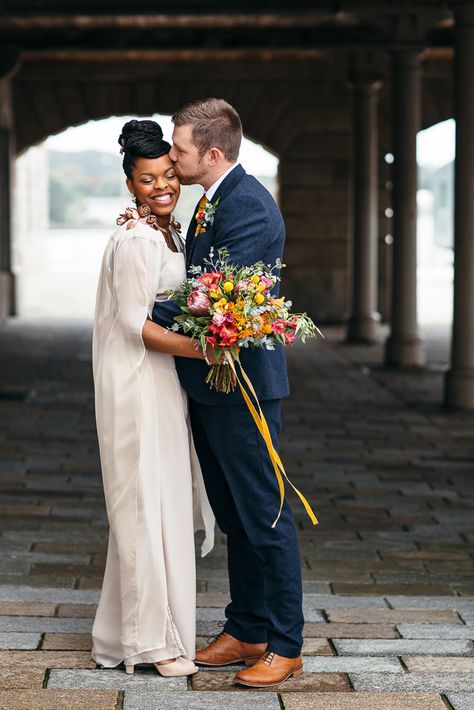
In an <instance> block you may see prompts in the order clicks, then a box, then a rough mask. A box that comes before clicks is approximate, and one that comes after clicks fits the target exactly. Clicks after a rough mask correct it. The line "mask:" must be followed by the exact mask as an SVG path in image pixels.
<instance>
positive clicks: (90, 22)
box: [2, 12, 360, 32]
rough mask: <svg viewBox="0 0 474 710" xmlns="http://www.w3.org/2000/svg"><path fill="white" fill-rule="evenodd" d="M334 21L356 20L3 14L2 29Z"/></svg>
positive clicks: (282, 25) (341, 16) (342, 16)
mask: <svg viewBox="0 0 474 710" xmlns="http://www.w3.org/2000/svg"><path fill="white" fill-rule="evenodd" d="M325 24H334V25H343V26H346V27H347V26H349V27H353V26H355V25H358V24H360V23H359V21H358V20H357V19H356V18H355V17H353V16H352V15H349V14H348V13H343V12H334V13H327V12H296V13H261V14H245V13H229V12H227V13H225V14H224V13H213V14H179V15H176V14H153V15H145V14H141V15H85V14H84V15H79V14H77V15H26V16H24V15H10V16H9V15H6V16H5V17H2V30H3V31H5V30H9V31H16V32H18V31H31V30H38V31H44V30H65V29H74V30H94V31H95V30H103V29H110V30H113V29H117V30H124V29H127V30H129V29H132V30H133V29H137V30H156V29H167V30H180V29H185V30H188V29H203V30H210V29H231V30H232V29H237V28H239V29H246V28H252V29H262V30H265V29H270V28H273V29H293V28H311V27H319V26H320V25H325Z"/></svg>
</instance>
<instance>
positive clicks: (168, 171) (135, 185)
mask: <svg viewBox="0 0 474 710" xmlns="http://www.w3.org/2000/svg"><path fill="white" fill-rule="evenodd" d="M127 187H128V189H129V190H130V192H133V193H134V194H135V196H136V198H137V205H148V207H149V208H150V209H151V212H152V214H154V215H156V216H157V217H168V216H169V215H170V214H171V213H172V212H173V210H174V208H175V207H176V203H177V201H178V197H179V193H180V189H181V188H180V184H179V180H178V177H177V175H176V171H175V169H174V166H173V163H172V162H171V160H170V158H169V156H168V155H162V156H160V157H159V158H135V165H134V167H133V171H132V180H130V179H128V178H127Z"/></svg>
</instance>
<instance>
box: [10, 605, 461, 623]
mask: <svg viewBox="0 0 474 710" xmlns="http://www.w3.org/2000/svg"><path fill="white" fill-rule="evenodd" d="M0 610H1V605H0ZM96 611H97V604H60V605H59V606H58V612H57V615H58V616H66V617H77V618H81V619H93V618H94V617H95V613H96ZM447 621H449V619H447Z"/></svg>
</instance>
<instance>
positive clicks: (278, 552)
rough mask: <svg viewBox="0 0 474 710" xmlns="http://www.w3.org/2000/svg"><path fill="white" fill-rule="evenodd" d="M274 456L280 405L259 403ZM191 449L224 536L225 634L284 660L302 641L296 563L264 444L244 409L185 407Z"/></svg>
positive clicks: (291, 527) (291, 529)
mask: <svg viewBox="0 0 474 710" xmlns="http://www.w3.org/2000/svg"><path fill="white" fill-rule="evenodd" d="M261 405H262V409H263V412H264V414H265V417H266V419H267V422H268V425H269V428H270V432H271V434H272V440H273V443H274V446H275V448H276V449H277V450H278V437H279V432H280V400H269V401H266V402H262V403H261ZM189 409H190V415H191V423H192V429H193V435H194V442H195V446H196V451H197V454H198V457H199V460H200V463H201V468H202V472H203V477H204V483H205V485H206V491H207V494H208V497H209V501H210V503H211V506H212V509H213V511H214V515H215V516H216V521H217V524H218V525H219V527H220V529H221V530H222V532H223V533H225V534H226V535H227V550H228V565H229V581H230V597H231V602H230V604H229V605H228V606H227V608H226V610H225V614H226V618H227V621H226V624H225V627H224V628H225V630H226V631H227V632H228V633H230V634H232V636H234V637H235V638H238V639H239V640H240V641H246V642H248V643H262V642H267V643H268V650H269V651H274V652H275V653H278V654H279V655H281V656H286V657H287V658H295V657H296V656H299V654H300V652H301V647H302V643H303V639H302V632H303V624H304V619H303V611H302V583H301V563H300V555H299V548H298V541H297V538H296V530H295V524H294V520H293V514H292V512H291V508H290V506H289V504H288V503H287V502H286V501H285V504H284V506H283V510H282V514H281V517H280V520H279V521H278V523H277V525H276V527H275V528H272V527H271V526H272V523H273V521H274V519H275V517H276V514H277V512H278V506H279V493H278V484H277V481H276V478H275V473H274V470H273V466H272V464H271V461H270V458H269V456H268V452H267V449H266V446H265V442H264V441H263V439H262V437H261V436H260V434H259V432H258V430H257V427H256V426H255V423H254V421H253V419H252V417H251V415H250V412H249V411H248V409H247V407H246V405H242V406H235V407H234V406H233V407H227V406H224V407H222V406H209V405H204V404H199V403H198V402H195V401H194V400H192V399H191V400H190V401H189Z"/></svg>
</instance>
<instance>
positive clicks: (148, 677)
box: [47, 667, 187, 692]
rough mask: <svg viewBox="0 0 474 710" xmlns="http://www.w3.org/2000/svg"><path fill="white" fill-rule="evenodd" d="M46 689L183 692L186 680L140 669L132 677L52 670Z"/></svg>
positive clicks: (118, 673) (122, 673)
mask: <svg viewBox="0 0 474 710" xmlns="http://www.w3.org/2000/svg"><path fill="white" fill-rule="evenodd" d="M47 687H48V688H63V689H64V690H76V689H77V690H88V689H90V690H126V689H127V688H141V689H145V688H146V689H148V690H153V689H156V691H157V692H159V691H160V690H185V689H186V687H187V682H186V678H184V677H179V678H163V677H162V676H160V674H159V673H158V672H157V671H156V670H155V669H154V668H151V667H150V668H140V669H139V670H136V671H135V673H134V674H133V675H130V676H129V675H127V674H126V673H125V671H124V670H113V669H110V670H109V669H107V670H94V671H89V670H82V669H77V670H52V671H51V673H50V674H49V678H48V684H47Z"/></svg>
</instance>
